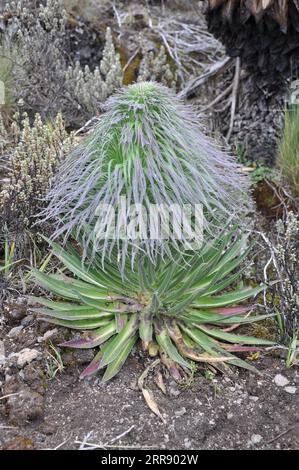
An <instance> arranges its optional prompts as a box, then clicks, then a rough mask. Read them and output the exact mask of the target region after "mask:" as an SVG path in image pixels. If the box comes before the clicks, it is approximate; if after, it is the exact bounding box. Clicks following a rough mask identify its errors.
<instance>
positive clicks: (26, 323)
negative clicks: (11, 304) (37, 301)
mask: <svg viewBox="0 0 299 470" xmlns="http://www.w3.org/2000/svg"><path fill="white" fill-rule="evenodd" d="M32 321H33V315H26V317H24V318H23V319H22V321H21V325H23V326H25V327H26V326H29V325H30V324H31V323H32Z"/></svg>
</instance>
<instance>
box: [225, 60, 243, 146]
mask: <svg viewBox="0 0 299 470" xmlns="http://www.w3.org/2000/svg"><path fill="white" fill-rule="evenodd" d="M240 72H241V59H240V57H237V60H236V71H235V77H234V83H233V93H232V101H231V103H232V105H231V116H230V125H229V130H228V133H227V135H226V139H227V141H229V139H230V138H231V135H232V132H233V128H234V122H235V114H236V107H237V99H238V90H239V84H240Z"/></svg>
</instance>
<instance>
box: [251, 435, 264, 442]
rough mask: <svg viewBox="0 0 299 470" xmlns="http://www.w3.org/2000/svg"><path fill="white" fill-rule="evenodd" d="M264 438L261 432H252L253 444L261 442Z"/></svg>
mask: <svg viewBox="0 0 299 470" xmlns="http://www.w3.org/2000/svg"><path fill="white" fill-rule="evenodd" d="M262 440H263V438H262V436H261V435H260V434H252V436H251V439H250V441H251V443H252V444H259V443H260V442H261V441H262Z"/></svg>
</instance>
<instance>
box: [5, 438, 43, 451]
mask: <svg viewBox="0 0 299 470" xmlns="http://www.w3.org/2000/svg"><path fill="white" fill-rule="evenodd" d="M35 449H36V445H35V444H34V442H33V441H32V440H31V439H28V438H27V437H24V436H16V437H14V438H13V439H12V440H11V441H8V442H7V443H6V444H5V445H4V447H3V450H35Z"/></svg>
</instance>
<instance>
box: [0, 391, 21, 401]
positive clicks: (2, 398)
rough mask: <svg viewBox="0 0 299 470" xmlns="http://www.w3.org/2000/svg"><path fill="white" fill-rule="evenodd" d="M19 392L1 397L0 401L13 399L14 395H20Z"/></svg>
mask: <svg viewBox="0 0 299 470" xmlns="http://www.w3.org/2000/svg"><path fill="white" fill-rule="evenodd" d="M20 393H21V392H17V393H9V394H8V395H4V396H3V397H0V400H4V399H5V398H9V397H13V396H15V395H20Z"/></svg>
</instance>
